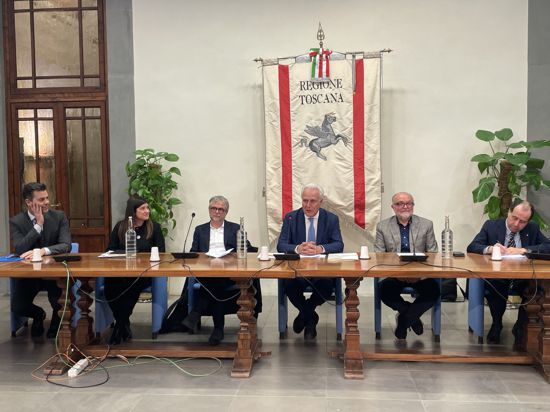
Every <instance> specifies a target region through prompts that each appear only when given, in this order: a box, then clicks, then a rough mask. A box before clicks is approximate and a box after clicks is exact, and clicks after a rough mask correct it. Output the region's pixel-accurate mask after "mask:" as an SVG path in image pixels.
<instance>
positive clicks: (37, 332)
mask: <svg viewBox="0 0 550 412" xmlns="http://www.w3.org/2000/svg"><path fill="white" fill-rule="evenodd" d="M44 319H46V313H45V312H44V311H42V312H41V313H40V314H39V315H37V316H36V317H35V318H33V320H32V326H31V336H32V337H33V338H37V337H39V336H42V334H43V333H44Z"/></svg>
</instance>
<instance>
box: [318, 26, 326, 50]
mask: <svg viewBox="0 0 550 412" xmlns="http://www.w3.org/2000/svg"><path fill="white" fill-rule="evenodd" d="M317 40H319V48H320V49H322V48H323V40H325V32H324V31H323V27H322V26H321V22H319V29H318V30H317Z"/></svg>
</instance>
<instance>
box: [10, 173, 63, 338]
mask: <svg viewBox="0 0 550 412" xmlns="http://www.w3.org/2000/svg"><path fill="white" fill-rule="evenodd" d="M23 200H24V201H25V204H26V205H27V210H26V211H24V212H21V213H19V214H18V215H16V216H14V217H12V218H11V219H10V234H11V242H12V246H13V247H14V248H15V253H17V254H18V255H20V256H21V257H22V258H23V259H25V260H30V259H31V258H32V255H33V249H38V248H40V254H41V255H42V256H44V255H54V254H57V253H66V252H70V251H71V234H70V232H69V221H68V220H67V217H66V216H65V213H63V212H61V211H58V210H50V209H49V205H50V200H49V198H48V191H47V190H46V185H45V184H43V183H27V184H26V185H25V186H24V187H23ZM41 290H46V291H47V292H48V300H49V301H50V305H51V306H52V308H53V314H52V321H51V323H50V327H49V329H48V333H47V337H48V338H54V337H55V335H56V333H57V329H58V327H59V322H60V318H59V315H58V311H59V309H60V308H61V307H60V305H59V302H58V300H59V297H60V296H61V289H60V288H59V287H57V284H56V282H55V280H46V279H36V278H33V279H23V278H18V279H15V288H14V290H13V291H12V294H13V295H12V299H11V311H12V312H13V313H15V314H16V315H17V316H25V317H29V318H32V319H33V322H32V327H31V336H33V337H37V336H41V335H42V334H43V333H44V323H43V322H44V319H45V318H46V313H45V312H44V310H43V309H42V308H41V307H40V306H37V305H35V304H33V300H34V298H35V297H36V295H37V294H38V292H40V291H41Z"/></svg>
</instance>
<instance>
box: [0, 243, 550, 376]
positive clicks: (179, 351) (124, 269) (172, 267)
mask: <svg viewBox="0 0 550 412" xmlns="http://www.w3.org/2000/svg"><path fill="white" fill-rule="evenodd" d="M81 256H82V260H81V261H79V262H70V263H69V264H68V266H69V268H70V273H71V276H72V277H71V279H70V282H69V285H71V284H72V280H73V279H74V278H78V279H80V280H81V282H82V286H81V289H82V290H83V291H85V292H87V293H84V294H82V295H81V298H80V300H79V302H78V306H79V308H80V310H81V318H80V320H79V321H78V324H77V327H76V328H74V329H71V328H70V322H69V320H70V315H69V313H66V314H65V316H63V317H62V325H61V331H60V335H59V342H60V345H59V346H60V348H66V347H68V345H69V344H70V343H75V344H76V345H78V346H79V347H84V348H85V350H86V351H87V353H89V354H95V355H99V354H101V353H102V352H105V346H93V345H91V343H92V342H93V337H94V335H93V332H92V322H93V320H92V318H91V316H90V315H89V313H90V310H89V308H90V305H91V303H92V298H91V297H90V296H88V294H89V293H91V292H92V291H93V286H94V278H95V277H99V276H115V277H116V276H118V277H120V276H139V275H143V276H150V277H152V276H170V277H178V276H197V277H230V278H232V279H233V280H234V281H235V282H236V283H237V286H238V288H239V289H240V298H239V300H238V302H237V303H238V304H239V305H240V310H239V311H238V317H239V320H240V329H239V332H238V335H237V345H236V347H233V348H230V349H228V350H225V351H224V349H217V352H216V349H215V350H212V348H206V350H209V352H207V353H208V354H209V356H219V357H232V358H233V359H234V362H233V370H232V374H231V375H232V376H234V377H248V376H250V373H251V370H252V364H253V362H254V360H255V359H257V358H258V357H259V356H261V352H260V351H259V347H260V341H259V340H258V338H257V331H256V319H255V318H254V316H253V314H254V312H253V308H254V306H255V299H254V293H255V291H254V289H253V287H252V279H253V278H254V277H259V278H293V277H299V276H303V277H334V276H338V277H342V278H344V280H345V284H346V299H345V306H346V322H345V325H346V330H345V341H344V351H343V353H341V354H340V356H341V357H342V358H343V361H344V376H345V377H346V378H352V379H362V378H363V377H364V374H363V360H364V359H389V358H392V359H399V360H430V361H447V362H464V361H472V360H474V361H481V362H483V361H485V362H510V363H524V364H525V363H534V364H536V365H537V366H538V368H539V370H540V371H541V373H542V374H543V376H544V377H545V378H546V379H547V380H550V262H544V261H534V262H532V261H528V260H521V261H520V260H505V261H501V262H492V261H491V260H490V259H489V257H488V256H481V255H467V256H466V257H464V258H453V259H450V260H443V259H441V256H440V255H437V254H431V255H430V256H429V258H428V261H427V262H425V263H419V262H414V263H403V262H399V260H398V258H397V257H396V255H395V254H390V253H382V254H380V253H378V254H374V253H373V254H371V257H372V258H371V259H370V260H363V261H338V260H335V261H332V260H330V259H302V260H300V261H289V262H274V261H269V262H260V261H258V259H257V258H256V256H255V255H249V256H248V259H246V260H241V259H237V258H236V257H235V256H234V255H230V256H226V257H224V258H222V259H212V258H208V257H206V256H204V255H201V256H199V258H198V259H188V260H187V261H184V262H183V263H182V261H181V260H177V261H174V260H173V259H171V258H170V257H169V255H162V256H161V259H162V262H160V263H158V264H155V265H154V266H152V267H150V265H151V264H150V262H149V260H148V258H149V256H148V255H143V256H142V255H138V258H137V259H136V260H126V259H99V258H97V256H96V255H95V254H81ZM146 269H148V270H147V271H146V272H144V270H146ZM0 276H11V277H50V278H55V279H57V282H58V285H59V286H60V287H61V288H62V289H63V290H65V289H66V285H67V281H66V279H67V275H66V270H65V267H64V266H63V265H62V264H60V263H56V262H54V261H53V259H52V258H51V257H46V258H45V259H44V261H43V262H42V263H39V264H37V263H34V264H33V263H27V262H16V263H7V264H2V265H0ZM388 276H392V277H433V278H446V277H483V278H515V279H536V280H537V282H538V288H537V289H538V291H539V294H538V295H537V296H536V298H535V299H533V301H532V303H531V304H530V305H529V307H528V314H529V322H528V325H527V331H528V336H529V339H528V344H527V348H526V349H527V351H526V352H522V353H514V354H512V355H511V356H507V357H504V358H502V354H498V355H494V356H490V355H488V354H487V353H486V352H483V353H481V354H475V353H467V354H463V355H449V354H444V353H440V354H433V353H432V354H428V355H426V354H422V353H411V352H407V353H403V352H395V351H394V352H393V353H391V352H385V353H381V352H377V353H374V352H369V351H363V350H362V348H361V342H360V332H359V327H358V319H359V315H360V314H359V309H358V306H359V297H358V294H357V288H358V287H359V285H360V282H361V280H362V279H363V278H366V277H388ZM542 290H543V291H542ZM541 291H542V292H541ZM64 300H65V298H64V294H63V295H62V298H61V300H60V303H62V304H63V303H64ZM160 348H162V346H160ZM203 350H204V348H202V349H201V348H196V347H186V346H184V345H173V347H171V348H167V349H159V345H158V344H157V343H155V344H154V347H151V348H144V347H139V348H134V349H132V347H130V346H128V347H126V346H125V345H121V346H120V347H119V348H116V349H114V350H113V353H115V352H116V353H125V354H128V355H130V356H132V355H136V354H143V353H147V351H151V353H153V352H154V353H157V354H159V353H160V354H162V355H163V356H166V355H169V354H171V355H173V356H200V355H201V354H202V356H204V352H203Z"/></svg>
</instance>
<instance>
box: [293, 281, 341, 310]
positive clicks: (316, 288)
mask: <svg viewBox="0 0 550 412" xmlns="http://www.w3.org/2000/svg"><path fill="white" fill-rule="evenodd" d="M333 285H334V280H333V279H331V278H308V279H304V278H296V279H291V280H289V281H287V283H286V286H285V294H286V295H287V296H288V300H290V302H291V303H292V304H293V305H294V306H295V307H296V309H298V310H299V311H300V313H301V314H302V315H303V316H304V317H305V318H306V320H307V319H310V318H311V316H312V314H313V312H314V311H315V308H316V307H317V306H320V305H322V304H323V303H325V301H327V300H328V299H329V298H330V296H331V295H332V287H333ZM308 286H311V289H312V293H311V296H310V297H309V299H307V300H306V298H305V296H304V292H305V291H306V289H307V288H308Z"/></svg>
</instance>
